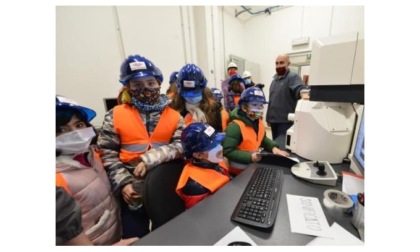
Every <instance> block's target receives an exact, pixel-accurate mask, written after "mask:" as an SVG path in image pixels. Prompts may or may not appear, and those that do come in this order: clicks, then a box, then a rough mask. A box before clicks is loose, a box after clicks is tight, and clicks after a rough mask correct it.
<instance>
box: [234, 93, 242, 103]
mask: <svg viewBox="0 0 420 252" xmlns="http://www.w3.org/2000/svg"><path fill="white" fill-rule="evenodd" d="M239 99H241V95H234V96H233V103H235V105H238V103H239Z"/></svg>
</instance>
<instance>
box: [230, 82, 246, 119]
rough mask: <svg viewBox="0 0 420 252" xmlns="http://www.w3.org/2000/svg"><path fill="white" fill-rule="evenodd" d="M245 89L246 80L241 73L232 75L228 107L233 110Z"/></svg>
mask: <svg viewBox="0 0 420 252" xmlns="http://www.w3.org/2000/svg"><path fill="white" fill-rule="evenodd" d="M244 90H245V81H244V79H242V77H241V76H240V75H239V74H235V75H232V76H231V77H230V78H229V88H228V91H229V92H228V94H227V97H228V98H227V101H228V102H227V105H228V106H227V108H226V110H227V111H229V112H231V111H232V110H234V109H235V107H236V106H237V105H238V102H239V99H240V97H241V94H242V92H243V91H244Z"/></svg>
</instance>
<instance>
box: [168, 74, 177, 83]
mask: <svg viewBox="0 0 420 252" xmlns="http://www.w3.org/2000/svg"><path fill="white" fill-rule="evenodd" d="M177 78H178V72H177V71H175V72H173V73H171V76H170V77H169V83H173V82H176V79H177Z"/></svg>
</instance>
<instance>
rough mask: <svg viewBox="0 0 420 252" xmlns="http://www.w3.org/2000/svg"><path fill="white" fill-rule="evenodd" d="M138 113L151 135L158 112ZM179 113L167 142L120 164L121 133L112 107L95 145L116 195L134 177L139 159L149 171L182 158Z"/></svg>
mask: <svg viewBox="0 0 420 252" xmlns="http://www.w3.org/2000/svg"><path fill="white" fill-rule="evenodd" d="M139 116H141V118H142V121H143V122H145V126H146V128H147V131H148V133H149V135H150V134H152V133H153V131H154V129H155V127H156V125H157V123H158V121H159V119H160V116H161V113H160V112H143V111H140V110H139ZM179 116H180V120H179V122H178V126H177V129H176V130H175V132H174V135H173V136H172V139H171V143H170V144H168V145H163V146H160V147H159V148H156V149H150V150H148V151H147V152H145V153H144V154H143V155H141V157H140V158H141V159H139V160H138V161H137V162H130V163H123V162H122V161H121V160H120V157H119V154H120V146H121V142H120V136H119V135H118V133H116V131H115V129H114V120H113V109H112V110H110V111H108V112H107V113H106V114H105V119H104V122H103V125H102V129H101V131H100V133H99V137H98V143H97V145H98V147H99V149H100V152H101V159H102V161H103V164H104V167H105V169H106V170H107V172H108V176H109V179H110V181H111V185H112V189H113V191H114V193H115V194H116V195H118V196H119V195H120V192H121V190H122V188H123V187H124V186H125V185H126V184H128V183H132V182H133V181H135V180H136V179H135V178H134V176H133V175H132V174H133V172H134V169H135V168H136V166H137V165H138V164H139V163H140V161H143V162H144V164H145V165H146V167H147V170H150V169H153V167H155V166H157V165H159V164H161V163H163V162H167V161H170V160H173V159H177V158H182V157H183V153H184V151H183V149H182V145H181V140H180V138H181V133H182V130H183V129H184V127H185V125H184V118H183V117H182V116H181V115H179ZM163 123H164V122H163Z"/></svg>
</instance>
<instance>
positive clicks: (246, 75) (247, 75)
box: [242, 71, 252, 78]
mask: <svg viewBox="0 0 420 252" xmlns="http://www.w3.org/2000/svg"><path fill="white" fill-rule="evenodd" d="M251 76H252V74H251V73H250V72H249V71H244V73H243V74H242V78H248V77H251Z"/></svg>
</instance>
